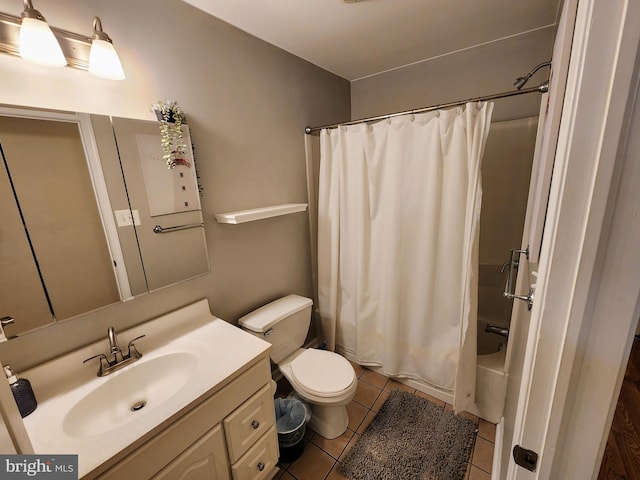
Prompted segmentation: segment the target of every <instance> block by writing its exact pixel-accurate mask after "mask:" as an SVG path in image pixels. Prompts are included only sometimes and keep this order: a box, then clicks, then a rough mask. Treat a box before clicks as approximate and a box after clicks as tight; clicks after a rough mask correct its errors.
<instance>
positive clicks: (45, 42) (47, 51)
mask: <svg viewBox="0 0 640 480" xmlns="http://www.w3.org/2000/svg"><path fill="white" fill-rule="evenodd" d="M21 17H22V22H21V26H20V56H21V57H22V58H24V59H25V60H28V61H30V62H35V63H40V64H42V65H50V66H52V67H64V66H65V65H66V64H67V60H66V59H65V58H64V54H63V53H62V49H61V48H60V44H59V43H58V40H57V39H56V37H55V35H54V34H53V32H52V31H51V28H49V25H48V24H47V21H46V20H45V19H44V17H43V16H42V14H41V13H40V12H39V11H38V10H36V9H35V8H33V5H32V4H31V0H24V12H22V16H21Z"/></svg>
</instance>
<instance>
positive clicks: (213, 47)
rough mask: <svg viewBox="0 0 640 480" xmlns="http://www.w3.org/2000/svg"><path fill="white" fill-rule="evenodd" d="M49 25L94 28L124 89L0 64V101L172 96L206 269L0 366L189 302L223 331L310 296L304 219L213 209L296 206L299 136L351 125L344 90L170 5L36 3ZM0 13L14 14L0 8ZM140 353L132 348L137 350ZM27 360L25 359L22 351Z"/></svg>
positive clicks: (128, 109) (88, 103) (6, 358)
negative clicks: (264, 309)
mask: <svg viewBox="0 0 640 480" xmlns="http://www.w3.org/2000/svg"><path fill="white" fill-rule="evenodd" d="M37 8H39V9H40V10H41V11H42V13H43V14H44V15H45V16H46V18H47V20H48V21H49V23H50V24H51V25H53V26H56V27H59V28H63V29H66V30H70V31H74V32H78V33H86V34H87V35H88V34H89V33H90V31H91V21H92V18H93V16H94V15H98V16H100V17H101V19H102V24H103V27H104V30H105V31H106V32H107V33H108V34H109V35H110V36H111V38H112V39H113V41H114V44H115V46H116V48H117V49H118V52H119V54H120V57H121V59H122V62H123V65H124V68H125V71H126V74H127V79H126V80H125V81H123V82H113V81H108V80H103V79H99V78H95V77H93V76H91V75H89V74H88V73H86V72H82V71H78V70H73V69H70V68H63V69H54V68H47V67H41V66H37V65H31V64H29V63H27V62H25V61H23V60H21V59H19V58H15V57H9V56H6V55H0V77H1V78H2V88H1V89H0V103H6V104H15V105H29V106H39V107H46V108H55V109H61V110H72V111H85V112H91V113H100V114H110V115H114V116H120V117H131V118H140V119H152V116H151V113H150V112H149V106H150V105H151V104H152V103H153V102H155V101H157V100H160V99H165V98H167V99H170V100H176V101H178V103H179V104H180V105H181V106H182V108H183V110H184V111H185V112H186V115H187V118H188V122H189V126H190V128H191V133H192V138H193V142H194V146H195V155H196V161H197V162H198V168H199V171H200V175H201V179H200V182H201V184H202V185H203V187H204V197H203V198H202V207H203V216H204V221H205V232H206V236H207V246H208V250H209V259H210V263H211V273H210V274H208V275H205V276H202V277H199V278H197V279H195V280H192V281H189V282H187V283H184V284H181V285H177V286H174V287H169V288H167V289H162V290H160V291H157V292H154V293H151V294H147V295H143V296H141V297H139V298H137V299H135V300H133V301H130V302H126V303H124V304H119V305H116V306H113V307H109V308H106V309H102V310H99V311H97V312H94V313H92V314H90V315H84V316H82V317H80V318H76V319H72V320H69V321H66V322H62V323H60V324H58V325H56V326H53V327H50V328H46V329H44V330H41V331H38V332H35V333H32V334H29V335H27V336H25V337H21V338H18V339H15V340H12V341H10V342H8V343H6V344H4V345H1V346H0V360H2V362H3V363H11V365H12V366H13V367H14V368H15V369H16V371H18V372H19V371H21V370H23V369H24V368H25V367H26V366H29V365H32V364H34V363H38V362H40V361H42V360H45V359H47V358H48V357H50V356H52V355H57V354H60V353H63V352H65V351H68V350H70V349H72V348H75V347H76V346H79V345H83V344H86V343H89V342H91V341H95V340H96V339H98V338H100V337H102V336H106V329H107V327H108V326H110V325H113V326H115V327H116V329H117V330H119V329H124V328H126V327H128V326H131V325H133V324H136V323H139V322H141V321H144V320H147V319H150V318H153V317H155V316H157V315H160V314H162V313H165V312H167V311H170V310H172V309H175V308H178V307H180V306H182V305H184V304H187V303H189V302H192V301H195V300H197V299H200V298H204V297H206V298H208V299H209V302H210V304H211V309H212V311H213V313H214V314H216V315H218V316H220V317H221V318H224V319H226V320H228V321H232V322H234V321H235V320H237V318H238V317H240V316H241V315H242V314H244V313H246V312H247V311H249V310H250V309H252V308H255V307H256V306H258V305H260V304H262V303H264V302H267V301H270V300H272V299H274V298H276V297H278V296H279V295H283V294H287V293H298V294H302V295H309V296H310V295H311V293H312V287H311V273H310V257H309V236H308V222H307V217H306V215H305V214H295V215H291V216H288V217H279V218H275V219H272V220H263V221H259V222H254V223H249V224H244V225H220V224H217V223H216V222H215V219H214V217H213V215H214V214H215V213H220V212H226V211H232V210H239V209H244V208H252V207H258V206H265V205H273V204H278V203H289V202H306V183H305V182H306V181H305V160H304V140H303V128H304V126H305V125H309V124H310V125H318V124H324V123H331V122H336V121H342V120H346V119H348V118H349V117H350V91H349V89H350V86H349V83H348V82H347V81H346V80H344V79H341V78H339V77H336V76H335V75H332V74H330V73H328V72H326V71H323V70H321V69H319V68H317V67H315V66H313V65H311V64H309V63H307V62H305V61H303V60H300V59H298V58H296V57H294V56H292V55H290V54H287V53H285V52H283V51H281V50H279V49H277V48H275V47H273V46H271V45H269V44H267V43H265V42H262V41H259V40H257V39H255V38H253V37H251V36H249V35H247V34H245V33H243V32H241V31H239V30H237V29H235V28H233V27H230V26H229V25H227V24H225V23H223V22H221V21H218V20H216V19H214V18H211V17H208V16H206V15H204V14H203V13H201V12H200V11H198V10H197V9H195V8H193V7H191V6H189V5H186V4H184V3H183V2H181V1H179V0H165V1H163V2H155V1H153V0H138V1H136V2H130V1H126V0H111V1H110V2H99V1H96V0H91V1H85V0H82V1H81V0H60V1H56V2H46V1H42V2H41V3H40V4H39V5H38V6H37ZM0 11H2V12H5V13H9V14H12V15H16V16H18V15H20V11H21V5H17V4H16V3H15V2H14V1H13V0H0ZM140 348H141V350H143V351H144V348H143V345H142V344H141V345H140ZM25 352H26V353H25Z"/></svg>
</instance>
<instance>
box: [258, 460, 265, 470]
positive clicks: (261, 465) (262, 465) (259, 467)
mask: <svg viewBox="0 0 640 480" xmlns="http://www.w3.org/2000/svg"><path fill="white" fill-rule="evenodd" d="M258 470H259V471H263V470H264V463H262V462H260V463H259V464H258Z"/></svg>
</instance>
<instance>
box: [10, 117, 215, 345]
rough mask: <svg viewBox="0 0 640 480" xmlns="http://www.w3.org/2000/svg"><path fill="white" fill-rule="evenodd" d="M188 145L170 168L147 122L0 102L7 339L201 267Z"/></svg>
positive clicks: (204, 266) (154, 126) (205, 268)
mask: <svg viewBox="0 0 640 480" xmlns="http://www.w3.org/2000/svg"><path fill="white" fill-rule="evenodd" d="M116 131H118V132H119V134H120V135H121V138H119V137H118V136H117V135H118V134H116V135H115V136H114V133H115V132H116ZM185 139H186V140H187V145H190V137H189V132H188V129H187V128H186V126H185ZM188 150H189V152H188V157H189V158H188V159H185V162H184V165H180V166H178V167H176V168H174V169H168V168H167V166H166V164H165V163H164V161H163V159H162V150H161V145H160V132H159V129H158V123H157V122H150V121H142V120H131V119H116V118H114V119H111V118H110V117H107V116H101V115H88V114H79V113H70V112H69V113H66V112H39V111H35V110H26V109H17V108H11V107H6V108H1V109H0V156H1V157H2V162H3V166H2V168H0V201H1V202H2V208H1V209H0V269H1V271H2V272H3V275H2V277H1V278H0V288H2V292H3V295H2V297H3V301H2V303H0V316H11V317H13V318H14V319H15V323H14V324H12V325H8V326H7V327H5V332H6V334H7V336H8V337H11V336H15V335H22V334H24V333H27V332H29V331H32V330H34V329H37V328H41V327H43V326H45V325H48V324H51V323H52V322H54V321H59V320H64V319H68V318H71V317H75V316H78V315H82V314H83V313H87V312H89V311H92V310H95V309H98V308H103V307H105V306H108V305H111V304H113V303H116V302H120V301H124V300H128V299H131V298H133V297H135V296H138V295H142V294H144V293H146V292H149V291H152V290H156V289H158V288H162V287H165V286H168V285H172V284H175V283H178V282H181V281H184V280H187V279H189V278H192V277H195V276H199V275H202V274H206V273H208V272H209V261H208V257H207V248H206V240H205V237H204V228H203V222H202V212H201V208H200V200H199V192H198V186H197V181H196V176H195V173H194V172H195V165H194V161H193V154H192V152H191V150H190V149H188ZM119 151H120V155H119V154H118V152H119ZM141 155H142V157H141ZM178 169H180V171H179V170H178ZM123 175H124V176H123ZM194 193H195V197H194ZM187 196H188V199H187V200H185V198H187ZM169 199H171V202H173V205H167V204H168V203H170V202H169ZM185 203H186V204H187V206H185ZM176 205H178V207H176ZM180 205H181V206H182V207H179V206H180ZM158 207H160V209H158ZM133 220H135V225H134V224H133V223H134V222H133ZM156 225H160V226H161V228H162V233H154V227H155V226H156ZM185 226H189V227H190V228H185ZM172 227H181V228H172ZM156 231H157V229H156Z"/></svg>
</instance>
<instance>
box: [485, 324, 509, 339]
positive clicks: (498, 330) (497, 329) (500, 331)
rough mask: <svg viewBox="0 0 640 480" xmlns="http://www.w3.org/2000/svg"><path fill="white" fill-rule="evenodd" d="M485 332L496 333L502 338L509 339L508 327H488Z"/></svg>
mask: <svg viewBox="0 0 640 480" xmlns="http://www.w3.org/2000/svg"><path fill="white" fill-rule="evenodd" d="M484 331H485V332H487V333H495V334H496V335H500V336H501V337H505V338H509V328H507V327H498V326H496V325H487V326H486V327H485V328H484Z"/></svg>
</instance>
